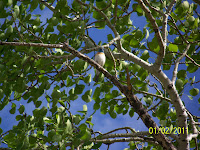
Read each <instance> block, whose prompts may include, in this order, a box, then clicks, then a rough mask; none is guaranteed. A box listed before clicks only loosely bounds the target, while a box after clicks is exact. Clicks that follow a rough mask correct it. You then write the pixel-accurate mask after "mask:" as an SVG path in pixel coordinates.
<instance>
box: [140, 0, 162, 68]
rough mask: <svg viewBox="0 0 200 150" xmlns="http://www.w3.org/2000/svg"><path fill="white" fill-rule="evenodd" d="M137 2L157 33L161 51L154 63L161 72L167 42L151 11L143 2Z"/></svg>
mask: <svg viewBox="0 0 200 150" xmlns="http://www.w3.org/2000/svg"><path fill="white" fill-rule="evenodd" d="M137 1H138V4H139V5H140V7H141V8H142V9H143V11H144V12H145V14H146V16H147V18H148V19H149V21H150V23H151V25H152V26H153V30H154V32H155V35H156V38H157V40H158V43H159V46H160V50H159V52H158V56H157V59H156V61H155V63H154V67H155V70H158V71H159V70H160V67H161V63H162V60H163V58H164V56H165V48H166V46H165V43H164V42H165V41H163V38H162V36H161V33H160V30H159V27H158V24H157V23H156V20H155V18H154V17H153V15H152V14H151V12H150V10H149V9H148V8H147V7H146V6H145V4H144V2H143V1H142V0H137ZM165 32H166V31H165Z"/></svg>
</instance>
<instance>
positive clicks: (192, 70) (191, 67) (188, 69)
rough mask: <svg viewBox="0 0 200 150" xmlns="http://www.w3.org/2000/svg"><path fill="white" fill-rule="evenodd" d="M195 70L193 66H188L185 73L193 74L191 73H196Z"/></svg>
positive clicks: (195, 67)
mask: <svg viewBox="0 0 200 150" xmlns="http://www.w3.org/2000/svg"><path fill="white" fill-rule="evenodd" d="M197 69H198V67H197V66H196V65H194V64H189V66H188V67H187V71H188V72H189V73H193V72H195V71H197Z"/></svg>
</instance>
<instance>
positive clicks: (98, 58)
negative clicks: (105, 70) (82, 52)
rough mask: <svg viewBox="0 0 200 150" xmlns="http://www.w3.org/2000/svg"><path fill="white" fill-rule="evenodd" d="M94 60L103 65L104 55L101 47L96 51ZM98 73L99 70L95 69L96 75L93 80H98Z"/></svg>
mask: <svg viewBox="0 0 200 150" xmlns="http://www.w3.org/2000/svg"><path fill="white" fill-rule="evenodd" d="M94 60H95V61H96V62H97V63H98V64H99V65H101V66H102V67H103V66H104V64H105V62H106V56H105V54H104V50H103V49H102V48H100V49H99V51H98V52H97V53H96V55H95V58H94ZM99 75H100V72H99V71H98V70H96V76H95V79H94V81H95V82H98V79H99Z"/></svg>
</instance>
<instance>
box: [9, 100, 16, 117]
mask: <svg viewBox="0 0 200 150" xmlns="http://www.w3.org/2000/svg"><path fill="white" fill-rule="evenodd" d="M15 111H16V104H15V103H12V106H11V109H10V111H9V112H10V113H11V114H14V113H15Z"/></svg>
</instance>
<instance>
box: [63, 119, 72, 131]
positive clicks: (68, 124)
mask: <svg viewBox="0 0 200 150" xmlns="http://www.w3.org/2000/svg"><path fill="white" fill-rule="evenodd" d="M72 133H73V128H72V123H71V121H70V120H69V119H68V120H67V123H66V128H65V134H72Z"/></svg>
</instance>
